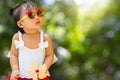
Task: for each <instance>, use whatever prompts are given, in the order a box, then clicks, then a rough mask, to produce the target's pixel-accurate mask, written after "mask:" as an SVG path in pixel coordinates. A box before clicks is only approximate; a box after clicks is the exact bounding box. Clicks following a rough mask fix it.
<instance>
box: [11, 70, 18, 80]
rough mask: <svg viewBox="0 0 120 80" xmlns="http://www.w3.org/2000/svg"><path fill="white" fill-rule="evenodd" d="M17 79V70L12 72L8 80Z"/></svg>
mask: <svg viewBox="0 0 120 80" xmlns="http://www.w3.org/2000/svg"><path fill="white" fill-rule="evenodd" d="M17 78H19V70H13V71H12V74H11V79H10V80H17Z"/></svg>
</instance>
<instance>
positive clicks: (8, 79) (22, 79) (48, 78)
mask: <svg viewBox="0 0 120 80" xmlns="http://www.w3.org/2000/svg"><path fill="white" fill-rule="evenodd" d="M10 77H11V75H10V76H8V78H7V80H10ZM17 80H33V79H32V78H31V79H27V78H20V77H19V78H18V79H17ZM38 80H50V77H49V76H47V77H46V78H44V79H38Z"/></svg>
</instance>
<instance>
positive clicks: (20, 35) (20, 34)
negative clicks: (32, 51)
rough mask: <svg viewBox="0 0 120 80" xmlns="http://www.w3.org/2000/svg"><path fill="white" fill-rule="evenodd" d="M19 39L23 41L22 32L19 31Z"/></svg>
mask: <svg viewBox="0 0 120 80" xmlns="http://www.w3.org/2000/svg"><path fill="white" fill-rule="evenodd" d="M18 36H19V41H22V33H21V32H20V31H18Z"/></svg>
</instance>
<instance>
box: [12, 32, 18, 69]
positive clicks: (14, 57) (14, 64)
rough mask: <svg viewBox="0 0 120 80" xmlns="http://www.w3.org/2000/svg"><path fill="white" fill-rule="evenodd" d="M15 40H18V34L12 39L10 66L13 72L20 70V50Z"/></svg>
mask: <svg viewBox="0 0 120 80" xmlns="http://www.w3.org/2000/svg"><path fill="white" fill-rule="evenodd" d="M14 40H18V34H15V35H14V36H13V38H12V44H11V50H10V65H11V68H12V71H13V70H18V69H19V67H18V49H16V47H15V44H14Z"/></svg>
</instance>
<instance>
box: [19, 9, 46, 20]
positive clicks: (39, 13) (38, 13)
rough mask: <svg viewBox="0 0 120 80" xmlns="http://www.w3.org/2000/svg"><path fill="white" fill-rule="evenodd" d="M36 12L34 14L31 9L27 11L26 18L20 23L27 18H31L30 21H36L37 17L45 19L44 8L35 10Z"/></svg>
mask: <svg viewBox="0 0 120 80" xmlns="http://www.w3.org/2000/svg"><path fill="white" fill-rule="evenodd" d="M35 10H36V12H33V11H32V9H29V10H27V11H25V14H26V15H25V16H23V17H22V18H21V19H20V20H19V21H23V20H24V19H25V18H29V19H34V18H35V16H38V17H43V16H44V14H45V11H44V9H42V8H38V7H37V8H35Z"/></svg>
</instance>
